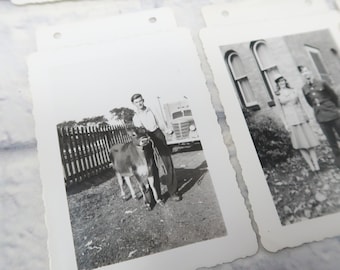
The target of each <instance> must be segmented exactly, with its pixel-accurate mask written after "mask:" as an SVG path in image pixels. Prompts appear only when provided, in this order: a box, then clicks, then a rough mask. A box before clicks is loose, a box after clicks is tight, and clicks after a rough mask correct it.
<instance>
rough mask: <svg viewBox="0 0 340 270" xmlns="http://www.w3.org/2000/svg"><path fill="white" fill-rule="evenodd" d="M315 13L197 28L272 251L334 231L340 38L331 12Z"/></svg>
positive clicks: (339, 187) (339, 181) (339, 184)
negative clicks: (317, 15)
mask: <svg viewBox="0 0 340 270" xmlns="http://www.w3.org/2000/svg"><path fill="white" fill-rule="evenodd" d="M318 19H320V18H313V19H309V18H308V19H304V20H303V19H299V18H296V19H294V20H292V19H291V20H289V19H286V20H283V19H282V20H281V21H280V20H278V21H272V22H271V23H264V22H257V23H253V24H244V25H237V26H234V27H231V26H228V27H224V28H223V27H220V28H206V29H204V30H203V31H202V32H201V39H202V42H203V45H204V49H205V52H206V54H207V57H208V61H209V64H210V66H211V68H212V71H213V74H214V79H215V82H216V85H217V87H218V91H219V94H220V97H221V103H222V104H223V106H224V109H225V113H226V119H227V123H228V125H229V127H230V131H231V134H232V137H233V140H234V142H235V145H236V148H237V151H238V153H237V155H238V158H239V161H240V164H241V166H242V175H243V178H244V180H245V183H246V185H247V188H248V190H249V199H250V202H251V204H252V207H253V210H254V216H255V220H256V221H257V224H258V225H259V230H260V234H261V236H262V239H261V240H262V243H263V244H264V246H265V248H267V249H268V250H271V251H276V250H278V249H280V248H283V247H287V246H295V245H299V244H302V243H304V242H308V241H312V240H316V239H323V238H324V237H326V236H332V235H337V234H339V230H338V229H337V227H336V226H333V224H336V223H337V222H338V220H339V210H340V201H339V194H340V163H339V161H340V155H339V153H340V152H339V149H340V148H339V147H340V126H339V123H340V103H339V97H340V77H339V72H340V58H339V54H338V52H339V45H338V44H339V43H338V41H337V40H336V38H335V35H334V28H333V26H335V24H333V23H334V21H332V16H330V17H329V18H328V19H330V20H328V19H324V20H323V25H318V26H316V23H315V22H316V21H320V20H318ZM226 31H229V35H228V36H224V35H223V32H226ZM306 226H309V229H308V230H306ZM312 231H313V232H314V233H311V232H312ZM315 232H317V233H315Z"/></svg>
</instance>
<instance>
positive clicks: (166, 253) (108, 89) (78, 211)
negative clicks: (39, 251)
mask: <svg viewBox="0 0 340 270" xmlns="http://www.w3.org/2000/svg"><path fill="white" fill-rule="evenodd" d="M150 15H152V16H150ZM129 16H130V17H129V18H133V21H134V23H135V24H136V22H140V23H139V24H138V26H139V27H138V28H137V30H136V31H137V33H134V31H133V27H132V26H131V24H130V25H129V23H128V22H129V21H131V20H126V19H125V18H126V17H124V16H121V17H116V18H112V20H115V22H117V21H119V20H121V21H122V22H125V23H126V24H125V23H121V24H119V27H120V31H121V33H120V34H121V36H119V34H117V33H116V32H114V31H113V32H112V33H115V34H113V35H112V36H111V40H108V39H107V37H108V35H105V36H103V37H99V36H98V33H100V34H103V35H104V34H106V31H103V27H104V26H105V27H107V25H108V24H107V23H108V21H110V19H108V20H105V21H102V22H101V21H97V22H93V23H92V22H86V24H87V25H88V26H90V28H88V29H89V31H88V32H86V31H85V32H84V31H82V32H79V31H77V29H78V27H82V24H78V25H76V26H75V25H73V26H61V27H60V28H58V27H51V29H50V30H48V29H45V30H44V31H42V32H40V33H41V36H40V37H39V42H40V43H39V44H40V46H39V47H40V48H43V49H42V50H41V51H40V52H37V53H36V54H34V55H32V56H31V57H30V59H29V76H30V85H31V91H32V96H33V105H34V118H35V124H36V136H37V141H38V155H39V159H40V174H41V178H42V183H43V197H44V202H45V209H46V224H47V228H48V248H49V253H50V264H51V269H136V268H137V267H138V268H142V269H144V268H146V267H148V266H149V265H150V264H152V265H153V267H154V268H157V269H158V268H159V269H196V268H198V267H206V266H214V265H217V264H221V263H223V262H229V261H232V260H235V259H237V258H241V257H245V256H249V255H253V254H255V253H256V251H257V242H256V235H255V233H254V232H253V230H252V227H251V222H250V218H249V213H248V211H247V209H246V207H245V204H244V199H243V197H242V195H241V193H240V191H239V188H238V185H237V181H236V178H235V172H234V170H233V168H232V166H231V164H230V162H229V155H228V151H227V148H226V147H225V145H224V144H223V139H222V135H221V132H220V128H219V125H218V123H217V119H216V115H215V112H214V110H213V107H212V104H211V103H210V95H209V91H208V89H207V88H206V85H205V78H204V76H203V73H202V71H201V69H200V62H199V59H198V57H197V53H196V48H195V46H194V44H193V41H192V39H191V35H190V32H189V31H188V30H185V29H179V28H177V27H176V25H175V24H173V22H174V19H173V16H172V14H171V12H169V11H168V10H166V11H164V9H160V10H157V11H152V12H148V13H140V14H137V13H136V14H134V15H129ZM131 16H132V17H131ZM149 18H154V20H151V21H150V20H149ZM163 21H164V22H166V23H165V26H164V27H162V25H157V24H161V23H162V22H163ZM145 22H148V23H145ZM111 25H112V28H113V29H115V28H114V27H115V25H116V24H111ZM125 28H126V29H128V30H127V32H128V33H129V35H128V36H127V35H126V33H127V32H124V29H125ZM143 28H144V31H141V30H143ZM81 29H84V28H81ZM96 29H99V30H100V31H95V30H96ZM73 31H74V32H73ZM107 31H110V29H107ZM56 32H57V33H60V36H58V37H57V38H56V39H55V37H54V38H51V36H52V37H53V35H51V33H56ZM143 33H147V34H143ZM44 35H45V37H46V44H47V45H46V46H45V47H44V44H43V40H44ZM94 36H96V37H97V38H98V39H97V40H100V42H93V40H94V39H93V37H94ZM64 38H66V40H64ZM87 39H90V41H88V40H87ZM53 42H55V43H53ZM49 46H50V47H49ZM137 93H138V94H141V96H138V97H137V98H135V99H132V100H131V97H132V96H133V95H134V94H137ZM135 97H136V96H135ZM131 101H132V102H131ZM138 102H142V107H141V108H142V109H143V110H144V109H146V107H145V106H147V109H148V112H149V111H150V112H152V114H153V116H154V118H155V119H156V120H157V125H158V126H157V127H158V128H159V130H160V131H159V132H160V133H159V134H164V135H165V137H166V141H167V146H166V149H167V150H166V151H168V150H169V149H170V150H171V151H172V152H171V160H172V161H171V162H173V170H174V173H175V174H176V177H177V180H176V187H175V189H176V192H177V193H178V194H179V196H180V197H181V200H179V201H176V200H170V198H169V194H170V195H171V191H170V189H171V186H169V185H168V182H165V183H164V182H162V181H161V177H160V175H158V173H157V172H156V173H155V172H154V173H155V174H154V175H153V177H154V178H153V179H154V182H157V181H160V182H158V190H157V188H155V190H156V193H153V197H154V199H156V198H155V196H157V194H158V195H160V196H161V197H162V198H163V202H162V203H157V200H155V201H156V203H154V204H152V205H151V207H150V208H151V209H149V211H148V210H147V209H146V208H145V203H144V202H143V199H139V200H138V198H137V199H136V200H134V199H133V197H138V195H137V194H138V193H143V188H141V190H139V186H138V185H139V184H140V183H139V182H138V181H136V180H138V177H139V176H140V174H139V170H137V169H136V170H135V169H134V168H137V167H138V166H139V165H138V164H140V162H144V161H142V159H141V158H138V159H136V157H137V156H136V154H129V152H127V150H126V149H127V148H129V149H130V148H131V149H134V150H131V151H135V152H134V153H137V152H138V151H140V148H138V147H139V146H134V145H132V142H133V141H134V137H133V136H137V131H136V130H134V133H133V132H132V133H129V132H127V129H128V126H130V125H131V123H132V122H134V124H135V125H136V123H137V122H136V121H134V118H135V116H134V115H137V114H138V113H139V111H138V105H137V103H138ZM144 104H145V106H144ZM149 124H150V122H148V123H146V122H143V125H142V128H144V129H145V130H146V133H147V134H148V135H149V137H151V139H152V135H153V132H154V131H153V129H152V128H149ZM131 136H132V138H131ZM212 138H213V139H212ZM156 139H157V138H156ZM156 139H155V140H156ZM117 145H118V146H119V147H118V146H117ZM117 147H118V148H117ZM156 148H158V150H159V153H160V155H161V158H162V151H163V150H164V149H163V150H162V149H161V148H159V147H158V146H157V145H156ZM111 149H118V150H119V151H120V153H121V155H119V156H117V155H114V153H113V156H114V157H113V160H112V159H110V154H112V152H111ZM124 149H125V150H124ZM136 149H137V150H136ZM138 149H139V150H138ZM136 151H137V152H136ZM147 156H148V155H147V154H145V157H147ZM151 159H153V160H154V161H155V160H156V159H157V156H154V158H151ZM117 160H118V161H120V163H119V162H118V163H117V162H116V161H117ZM147 161H148V160H147ZM163 161H164V160H163ZM156 163H157V162H156ZM143 164H144V163H143ZM145 164H148V163H147V162H146V163H145ZM137 165H138V166H137ZM113 167H114V168H113ZM126 168H127V170H129V172H134V177H132V178H131V186H127V185H125V184H124V182H121V181H119V179H117V178H118V177H117V174H118V173H121V174H122V175H126V174H125V173H126V172H125V171H124V169H126ZM138 168H140V167H138ZM159 171H160V170H159ZM169 172H170V171H169V170H168V171H167V173H168V174H169ZM157 177H160V179H158V180H157ZM148 180H149V179H148ZM125 183H126V184H128V181H127V179H125ZM144 183H145V186H151V189H152V183H151V182H150V181H149V182H146V181H145V179H144ZM141 186H142V187H143V185H141ZM144 191H145V190H144ZM152 191H153V190H152ZM157 192H158V193H157ZM134 193H135V194H134ZM134 195H136V196H134ZM144 195H145V194H144V193H143V194H140V196H139V197H141V196H143V197H145V198H146V197H147V196H144ZM238 243H243V244H242V245H239V244H238ZM207 250H209V252H206V251H207Z"/></svg>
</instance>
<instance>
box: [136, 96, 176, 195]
mask: <svg viewBox="0 0 340 270" xmlns="http://www.w3.org/2000/svg"><path fill="white" fill-rule="evenodd" d="M131 102H132V104H133V105H134V106H135V108H136V113H135V115H134V117H133V123H134V125H135V126H137V127H144V128H145V129H146V130H147V131H148V135H149V136H150V138H151V140H152V141H153V143H154V146H155V148H156V150H157V152H158V153H159V156H160V158H161V160H160V161H161V162H157V156H156V158H155V159H156V160H155V162H156V164H159V165H158V171H159V175H157V176H156V175H155V176H154V177H155V185H156V187H157V189H158V190H159V192H160V179H161V180H162V183H164V184H166V186H167V189H168V193H169V198H170V199H172V200H174V201H180V200H181V199H182V197H181V196H180V195H179V194H178V183H177V178H176V174H175V169H174V166H173V162H172V158H171V150H170V149H169V147H168V145H167V143H166V139H165V136H164V134H163V132H162V131H161V129H160V126H159V124H158V121H157V118H156V117H155V115H154V113H153V112H152V111H151V109H150V108H148V107H146V106H145V105H144V99H143V96H142V95H141V94H134V95H133V96H132V97H131ZM162 165H164V167H165V168H161V167H162ZM163 169H164V170H163ZM162 174H164V175H162ZM157 180H158V181H157Z"/></svg>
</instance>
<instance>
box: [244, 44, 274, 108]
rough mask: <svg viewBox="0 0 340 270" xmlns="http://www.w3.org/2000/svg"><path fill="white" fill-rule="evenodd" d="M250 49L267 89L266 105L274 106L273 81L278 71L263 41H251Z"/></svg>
mask: <svg viewBox="0 0 340 270" xmlns="http://www.w3.org/2000/svg"><path fill="white" fill-rule="evenodd" d="M250 47H251V49H252V51H253V54H254V56H255V59H256V62H257V65H258V67H259V69H260V71H261V74H262V78H263V80H264V83H265V86H266V88H267V92H268V105H269V106H275V102H274V95H275V91H276V84H275V81H274V80H275V78H276V77H277V75H278V74H279V69H278V67H277V65H276V63H275V62H274V58H273V57H272V55H271V53H270V51H269V49H268V47H267V44H266V42H265V41H264V40H257V41H253V42H251V43H250Z"/></svg>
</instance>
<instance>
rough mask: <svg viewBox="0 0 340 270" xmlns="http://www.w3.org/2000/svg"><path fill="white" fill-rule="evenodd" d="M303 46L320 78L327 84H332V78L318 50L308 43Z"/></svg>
mask: <svg viewBox="0 0 340 270" xmlns="http://www.w3.org/2000/svg"><path fill="white" fill-rule="evenodd" d="M305 48H306V50H307V52H308V55H309V57H310V59H311V60H312V63H313V64H314V67H315V69H316V70H317V71H318V73H319V75H320V77H321V79H322V80H324V81H326V82H328V83H329V84H332V78H331V76H330V75H329V73H328V72H327V69H326V66H325V65H324V61H323V59H322V55H321V53H320V50H318V49H317V48H313V47H311V46H308V45H305Z"/></svg>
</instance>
